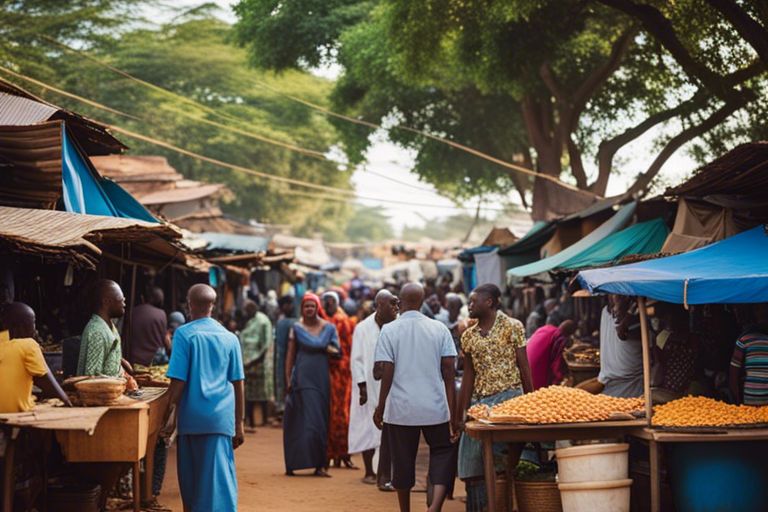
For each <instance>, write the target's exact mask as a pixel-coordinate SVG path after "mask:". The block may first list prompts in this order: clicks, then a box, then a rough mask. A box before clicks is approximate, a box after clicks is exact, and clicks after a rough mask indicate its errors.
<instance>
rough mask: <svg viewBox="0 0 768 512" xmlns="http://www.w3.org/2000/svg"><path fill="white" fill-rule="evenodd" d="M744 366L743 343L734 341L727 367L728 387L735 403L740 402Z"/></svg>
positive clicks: (741, 398)
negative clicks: (734, 344)
mask: <svg viewBox="0 0 768 512" xmlns="http://www.w3.org/2000/svg"><path fill="white" fill-rule="evenodd" d="M743 366H744V344H743V343H742V342H741V340H739V341H737V342H736V346H735V347H734V348H733V355H732V356H731V365H730V367H729V368H728V389H730V391H731V394H732V395H733V399H734V400H735V401H736V403H737V404H740V403H742V400H743V399H744V397H743V396H742V382H741V381H742V372H743Z"/></svg>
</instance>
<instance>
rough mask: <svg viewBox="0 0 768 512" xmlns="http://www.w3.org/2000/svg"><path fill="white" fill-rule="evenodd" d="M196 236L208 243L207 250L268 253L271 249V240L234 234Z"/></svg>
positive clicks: (201, 234)
mask: <svg viewBox="0 0 768 512" xmlns="http://www.w3.org/2000/svg"><path fill="white" fill-rule="evenodd" d="M195 236H197V237H199V238H202V239H203V240H205V241H206V242H208V247H206V249H207V250H209V251H213V250H223V251H234V252H248V253H253V252H266V251H267V249H268V248H269V238H263V237H260V236H249V235H235V234H232V233H197V234H196V235H195Z"/></svg>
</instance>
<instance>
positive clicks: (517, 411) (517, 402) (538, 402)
mask: <svg viewBox="0 0 768 512" xmlns="http://www.w3.org/2000/svg"><path fill="white" fill-rule="evenodd" d="M644 404H645V402H644V400H643V399H642V398H614V397H610V396H606V395H593V394H591V393H588V392H587V391H584V390H581V389H575V388H569V387H565V386H549V387H546V388H542V389H539V390H537V391H534V392H533V393H528V394H525V395H522V396H519V397H516V398H512V399H510V400H507V401H506V402H502V403H500V404H498V405H496V406H494V407H492V408H490V409H489V410H486V411H484V410H483V408H481V407H477V408H476V409H474V410H470V415H472V416H473V417H475V418H478V416H474V414H473V413H476V414H478V415H480V416H479V418H486V419H488V420H490V421H492V422H498V423H536V424H539V423H541V424H546V423H577V422H587V421H603V420H608V419H610V418H611V416H612V415H613V414H614V413H632V412H635V411H639V410H642V409H643V406H644ZM484 413H487V414H485V415H484V416H483V414H484Z"/></svg>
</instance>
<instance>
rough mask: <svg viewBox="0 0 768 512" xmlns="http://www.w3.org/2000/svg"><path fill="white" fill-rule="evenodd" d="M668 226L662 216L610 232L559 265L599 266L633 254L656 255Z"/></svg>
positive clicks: (666, 233) (575, 266)
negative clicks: (616, 231)
mask: <svg viewBox="0 0 768 512" xmlns="http://www.w3.org/2000/svg"><path fill="white" fill-rule="evenodd" d="M668 234H669V229H668V228H667V225H666V224H665V223H664V220H662V219H654V220H649V221H648V222H640V223H639V224H635V225H634V226H630V227H628V228H627V229H623V230H621V231H619V232H618V233H614V234H612V235H609V236H607V237H605V238H603V239H602V240H600V241H599V242H597V243H596V244H595V245H593V246H592V247H590V248H589V249H587V250H586V251H584V252H582V253H581V254H579V255H576V256H574V257H573V258H571V259H569V260H568V261H566V262H564V263H562V264H561V265H560V267H559V268H565V269H577V268H585V267H599V266H601V265H606V264H608V263H612V262H614V261H619V260H620V259H621V258H623V257H624V256H629V255H630V254H653V253H657V252H659V251H660V250H661V247H662V246H663V245H664V241H665V240H666V239H667V235H668Z"/></svg>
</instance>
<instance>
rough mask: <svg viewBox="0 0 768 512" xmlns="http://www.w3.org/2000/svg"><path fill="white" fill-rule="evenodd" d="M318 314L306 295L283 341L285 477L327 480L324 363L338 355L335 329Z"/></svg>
mask: <svg viewBox="0 0 768 512" xmlns="http://www.w3.org/2000/svg"><path fill="white" fill-rule="evenodd" d="M319 314H320V299H319V298H318V297H317V295H314V294H312V293H306V294H305V295H304V297H303V298H302V300H301V320H300V321H298V322H296V323H295V324H294V325H293V327H292V328H291V332H290V335H289V337H288V351H287V353H286V358H285V378H286V382H287V386H286V391H287V397H286V399H285V413H284V415H283V451H284V454H285V472H286V474H287V475H289V476H292V475H293V472H294V471H296V470H299V469H314V470H315V475H316V476H324V477H328V476H330V475H329V474H328V472H327V471H326V466H327V465H328V460H327V454H326V450H327V446H328V416H329V414H330V395H331V389H330V388H331V385H330V377H329V373H328V358H329V357H334V356H338V355H339V354H340V348H339V339H338V335H337V334H336V327H334V326H333V324H331V323H329V322H326V321H325V320H323V319H322V318H320V316H319Z"/></svg>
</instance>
